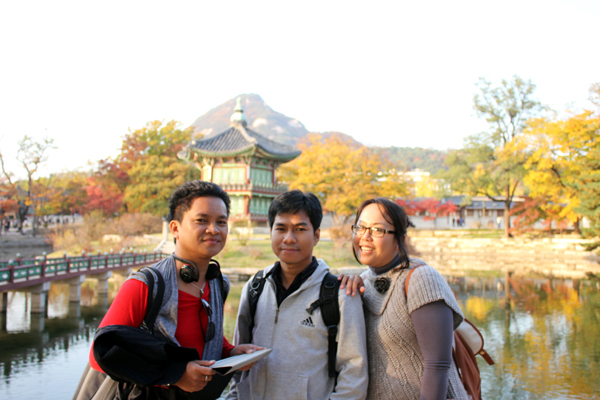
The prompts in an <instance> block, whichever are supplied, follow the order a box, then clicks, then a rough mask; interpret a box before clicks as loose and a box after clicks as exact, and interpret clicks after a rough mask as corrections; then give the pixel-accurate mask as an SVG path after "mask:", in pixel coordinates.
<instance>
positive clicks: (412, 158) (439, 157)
mask: <svg viewBox="0 0 600 400" xmlns="http://www.w3.org/2000/svg"><path fill="white" fill-rule="evenodd" d="M373 149H374V150H375V151H376V152H378V153H379V154H381V155H382V156H387V157H389V158H390V159H391V160H392V161H398V162H400V163H402V165H403V166H404V167H405V168H406V169H407V170H409V171H410V170H413V169H415V168H419V169H421V170H423V171H427V172H430V173H432V174H435V173H437V172H439V171H440V170H442V169H448V167H446V165H445V164H444V161H446V155H447V154H448V152H447V151H441V150H433V149H424V148H422V147H395V146H390V147H374V148H373Z"/></svg>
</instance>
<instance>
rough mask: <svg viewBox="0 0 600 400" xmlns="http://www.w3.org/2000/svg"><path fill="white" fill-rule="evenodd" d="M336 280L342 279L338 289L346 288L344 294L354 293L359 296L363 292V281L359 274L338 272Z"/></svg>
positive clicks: (350, 294)
mask: <svg viewBox="0 0 600 400" xmlns="http://www.w3.org/2000/svg"><path fill="white" fill-rule="evenodd" d="M338 280H340V281H342V283H341V284H340V290H342V289H344V288H346V295H348V296H352V297H354V296H355V295H356V293H359V294H360V295H361V296H362V295H363V293H364V292H365V283H364V281H363V279H362V278H361V277H360V275H344V274H340V276H338Z"/></svg>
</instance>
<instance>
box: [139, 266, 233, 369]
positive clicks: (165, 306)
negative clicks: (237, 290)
mask: <svg viewBox="0 0 600 400" xmlns="http://www.w3.org/2000/svg"><path fill="white" fill-rule="evenodd" d="M152 267H153V268H154V270H151V271H152V272H153V273H154V271H155V270H157V271H159V272H160V273H161V274H162V276H163V279H164V280H165V293H164V296H163V301H162V306H161V308H160V311H159V312H158V316H157V317H156V322H155V323H154V334H155V335H158V336H161V337H163V338H165V339H166V340H168V341H170V342H171V343H174V344H176V345H180V344H179V342H177V339H175V331H176V330H177V305H178V303H179V292H178V290H177V266H176V264H175V259H174V258H173V256H171V257H168V258H165V259H164V260H161V261H159V262H157V263H156V264H153V265H152ZM127 279H137V280H139V281H142V282H144V283H146V284H147V282H146V277H145V275H144V274H139V273H133V274H131V276H130V277H129V278H127ZM208 285H209V287H210V293H209V303H210V306H211V308H212V317H211V320H212V321H213V322H214V324H215V336H214V337H213V339H212V340H209V341H208V342H206V343H204V353H203V354H202V359H203V360H220V359H221V355H222V352H223V303H224V298H223V296H222V295H221V285H222V287H223V293H224V294H225V297H227V294H228V293H229V280H228V279H227V277H226V276H225V275H221V276H220V277H218V278H215V279H211V280H209V281H208ZM157 286H158V285H154V291H153V293H152V295H153V297H156V291H157V290H158V288H157Z"/></svg>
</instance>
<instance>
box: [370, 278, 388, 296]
mask: <svg viewBox="0 0 600 400" xmlns="http://www.w3.org/2000/svg"><path fill="white" fill-rule="evenodd" d="M391 283H392V280H391V279H390V278H377V280H375V283H374V284H373V286H375V290H377V291H378V292H379V293H381V294H383V293H385V292H387V291H388V289H389V288H390V285H391Z"/></svg>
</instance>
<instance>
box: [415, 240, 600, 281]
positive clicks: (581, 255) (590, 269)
mask: <svg viewBox="0 0 600 400" xmlns="http://www.w3.org/2000/svg"><path fill="white" fill-rule="evenodd" d="M582 242H583V239H581V238H547V239H525V238H506V239H505V238H502V239H477V238H456V237H454V238H448V237H419V236H417V237H414V236H413V237H411V238H410V243H411V245H412V247H413V248H414V249H415V250H416V251H417V252H418V253H419V257H420V258H423V259H424V260H425V261H427V262H428V263H429V264H431V265H432V266H435V267H436V268H437V269H438V270H439V271H440V272H441V273H444V274H450V275H460V274H463V273H464V272H465V271H466V270H475V271H494V272H498V273H500V272H504V271H506V270H509V271H511V272H513V273H515V274H518V275H529V274H539V275H543V276H555V277H564V278H575V279H579V278H584V277H585V276H586V275H587V274H588V273H592V274H600V256H598V255H596V254H594V253H591V252H588V251H585V249H584V248H583V246H582V245H581V243H582Z"/></svg>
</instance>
